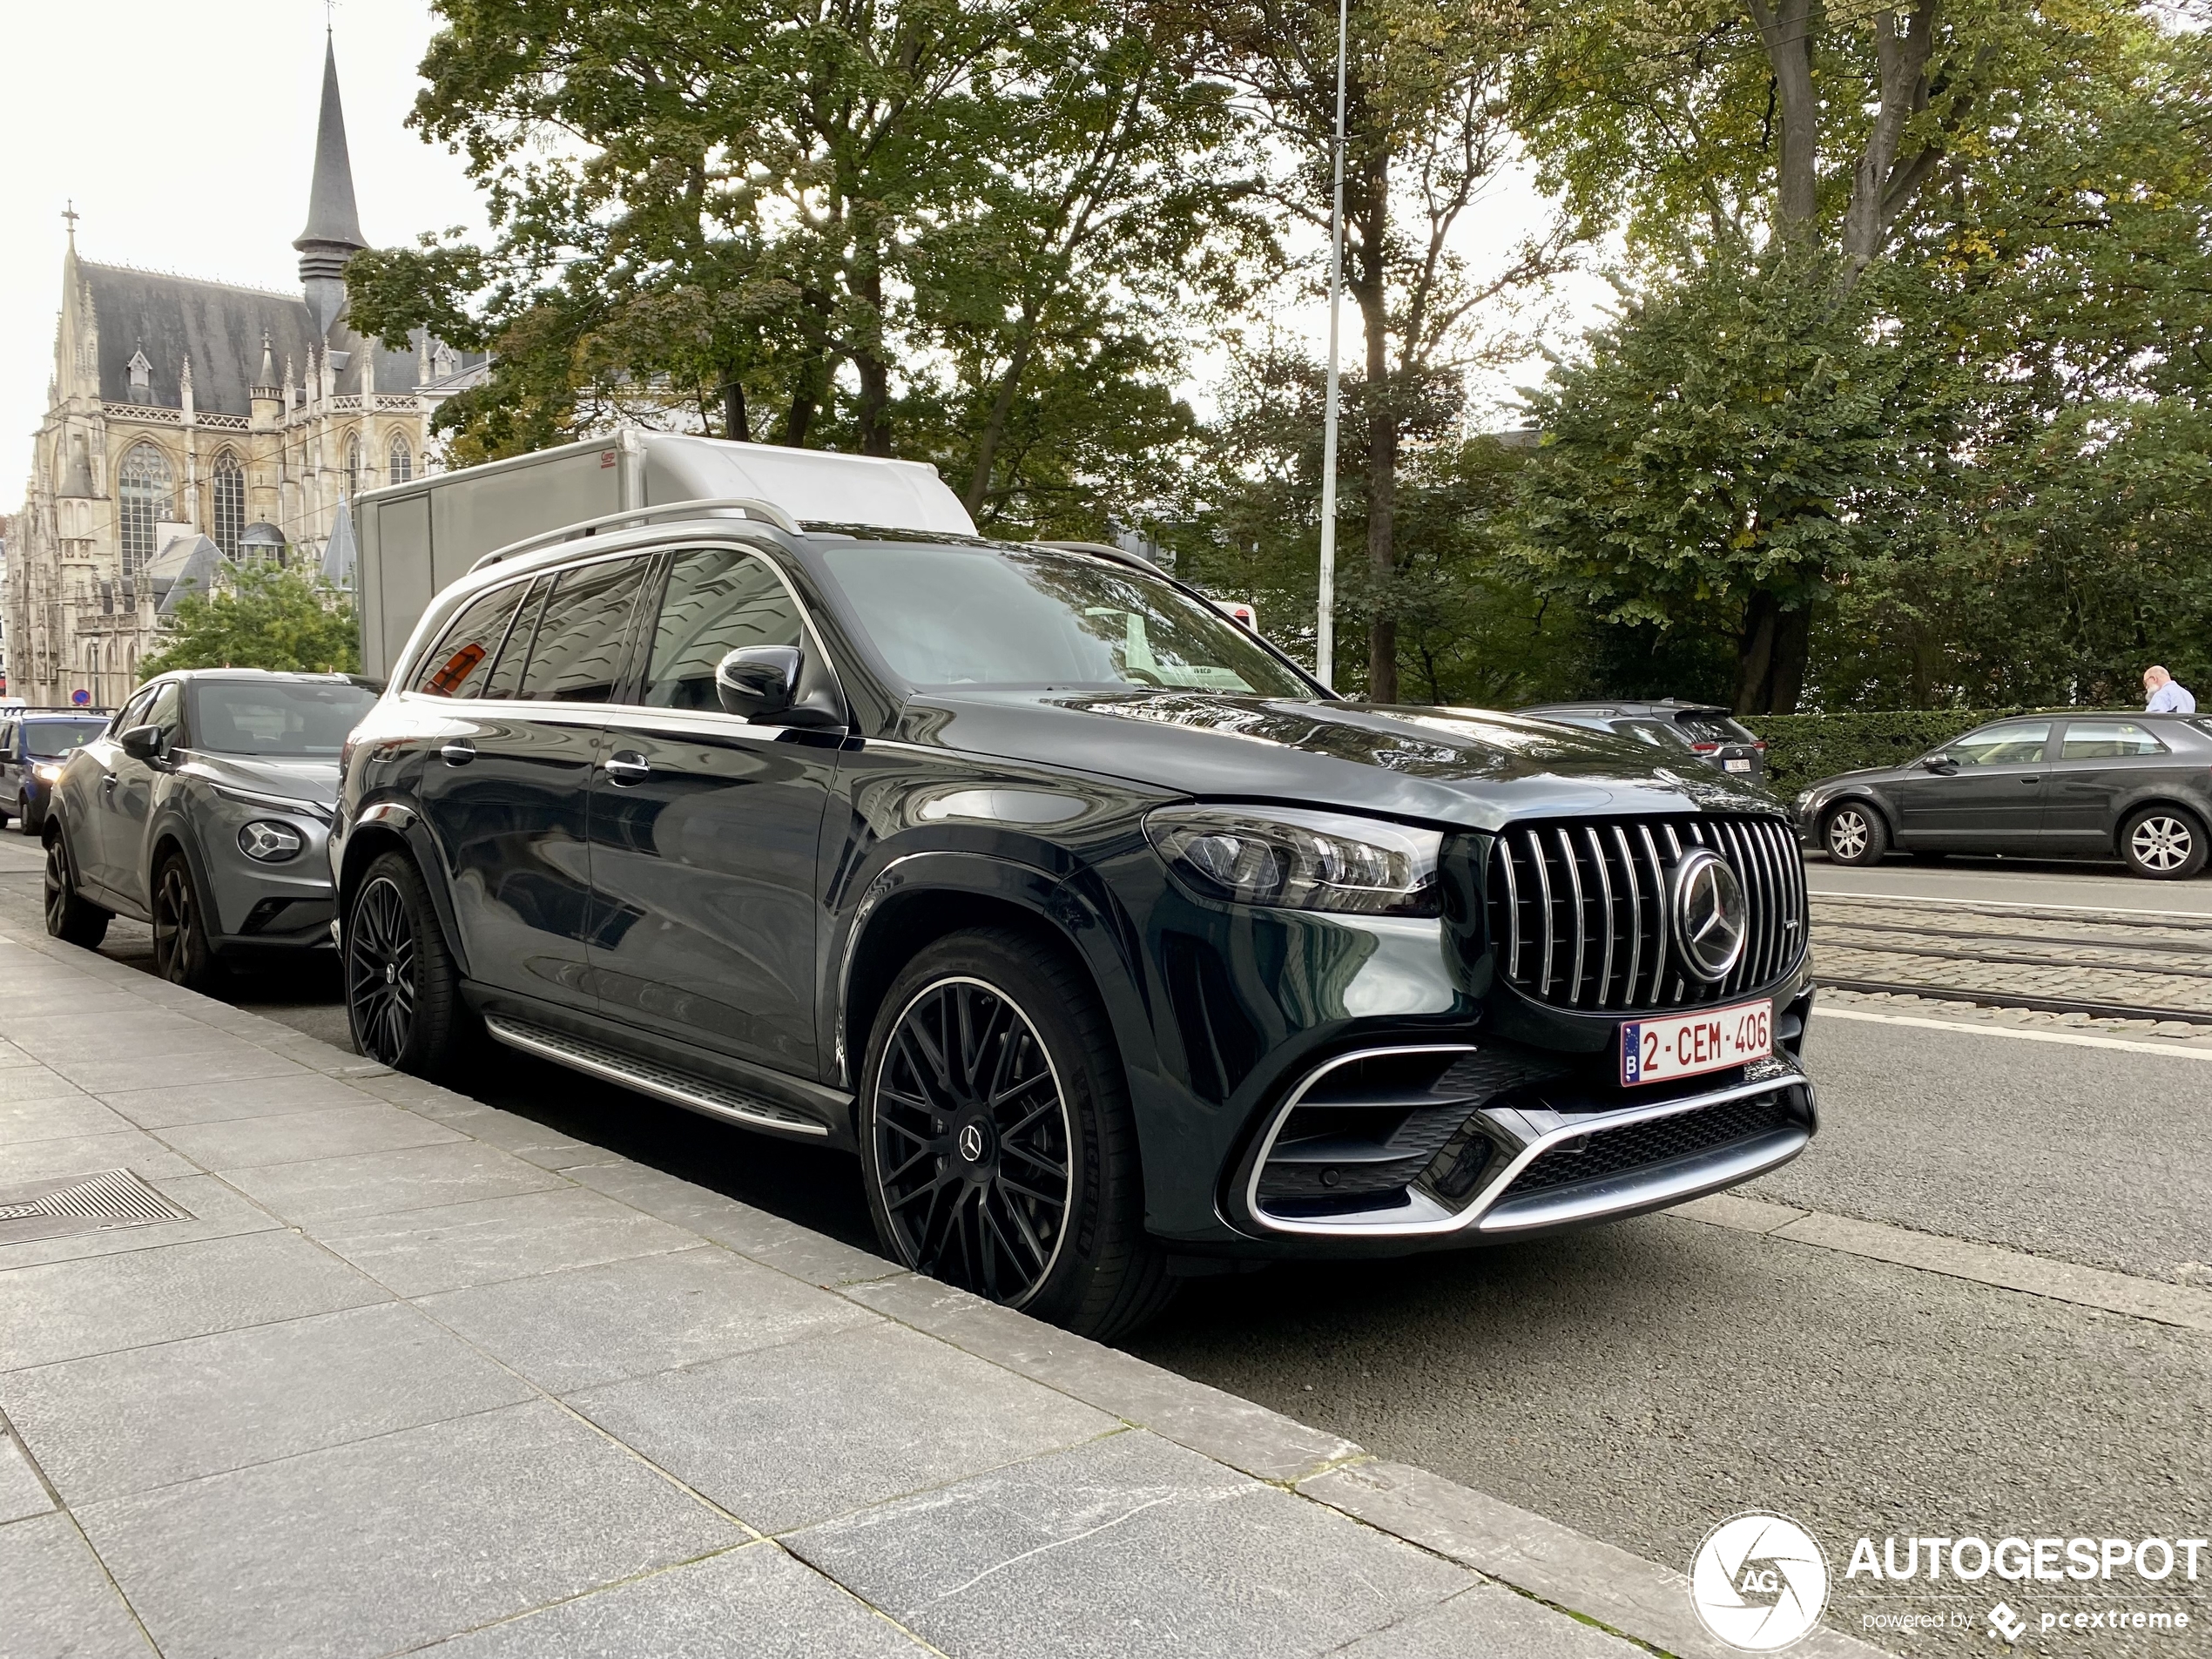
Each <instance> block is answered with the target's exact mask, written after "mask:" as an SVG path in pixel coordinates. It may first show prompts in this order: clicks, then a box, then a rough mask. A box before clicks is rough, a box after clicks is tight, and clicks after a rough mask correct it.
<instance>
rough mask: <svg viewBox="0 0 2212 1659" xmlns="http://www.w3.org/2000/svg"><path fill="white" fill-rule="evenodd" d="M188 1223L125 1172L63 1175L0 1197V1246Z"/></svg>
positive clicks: (184, 1214)
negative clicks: (36, 1239)
mask: <svg viewBox="0 0 2212 1659" xmlns="http://www.w3.org/2000/svg"><path fill="white" fill-rule="evenodd" d="M191 1219H192V1215H191V1213H190V1212H189V1211H184V1210H180V1209H179V1208H178V1207H177V1206H176V1205H175V1204H172V1203H170V1202H169V1200H168V1199H166V1198H165V1197H162V1196H161V1195H160V1194H159V1193H158V1192H157V1191H155V1190H153V1189H152V1187H150V1186H148V1185H147V1184H145V1182H144V1181H141V1180H140V1179H139V1178H138V1177H137V1176H135V1175H133V1174H132V1173H131V1171H130V1170H99V1171H98V1172H97V1173H95V1174H92V1175H65V1176H63V1177H60V1178H59V1179H57V1180H46V1181H38V1182H34V1183H33V1184H30V1185H29V1186H24V1187H14V1188H10V1190H7V1191H5V1192H0V1244H28V1243H30V1241H31V1240H32V1239H34V1238H66V1237H68V1236H69V1235H70V1234H71V1233H94V1232H105V1231H107V1230H108V1229H109V1228H111V1227H150V1226H152V1225H153V1224H155V1223H156V1222H162V1221H190V1220H191Z"/></svg>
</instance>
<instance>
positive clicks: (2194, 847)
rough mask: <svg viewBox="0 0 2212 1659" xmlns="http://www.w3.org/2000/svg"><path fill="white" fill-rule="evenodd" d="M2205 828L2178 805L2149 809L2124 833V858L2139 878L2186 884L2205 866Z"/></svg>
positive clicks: (2130, 822)
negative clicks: (2183, 882) (2186, 881)
mask: <svg viewBox="0 0 2212 1659" xmlns="http://www.w3.org/2000/svg"><path fill="white" fill-rule="evenodd" d="M2205 850H2206V849H2205V837H2204V826H2202V825H2201V824H2199V823H2198V822H2197V821H2196V819H2195V818H2193V817H2191V816H2190V815H2189V814H2188V813H2185V812H2182V810H2181V809H2180V808H2179V807H2175V806H2146V807H2145V808H2144V809H2143V810H2142V811H2141V812H2140V813H2135V814H2134V816H2133V817H2131V818H2129V819H2128V821H2127V823H2126V824H2124V825H2122V826H2121V831H2120V856H2121V858H2122V859H2124V860H2127V864H2128V869H2129V870H2130V871H2131V872H2132V873H2134V874H2136V875H2142V876H2148V877H2149V878H2150V879H2151V880H2154V881H2182V880H2187V879H2188V878H2189V877H2190V876H2193V875H2195V873H2197V872H2198V871H2200V870H2202V868H2203V867H2204V855H2205Z"/></svg>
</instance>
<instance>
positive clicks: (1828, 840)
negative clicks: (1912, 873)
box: [1820, 800, 1890, 865]
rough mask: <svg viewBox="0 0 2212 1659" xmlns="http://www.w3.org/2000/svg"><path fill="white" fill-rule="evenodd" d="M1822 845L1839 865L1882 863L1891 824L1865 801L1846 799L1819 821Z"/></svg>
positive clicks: (1887, 848) (1886, 850)
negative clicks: (1886, 822)
mask: <svg viewBox="0 0 2212 1659" xmlns="http://www.w3.org/2000/svg"><path fill="white" fill-rule="evenodd" d="M1820 845H1821V846H1822V848H1823V849H1824V851H1825V852H1826V853H1827V854H1828V856H1829V858H1830V859H1831V860H1832V861H1833V862H1835V863H1838V864H1854V865H1856V864H1879V863H1880V862H1881V861H1882V855H1883V854H1884V853H1887V852H1888V851H1889V850H1890V826H1888V825H1887V824H1885V823H1884V822H1883V821H1882V815H1881V814H1880V813H1878V812H1876V811H1875V810H1874V809H1873V808H1872V807H1871V806H1868V805H1867V804H1866V803H1865V801H1863V800H1847V801H1845V802H1844V803H1843V804H1842V805H1841V806H1837V807H1835V808H1834V809H1833V810H1831V812H1830V813H1829V814H1828V816H1827V817H1825V818H1824V819H1821V821H1820Z"/></svg>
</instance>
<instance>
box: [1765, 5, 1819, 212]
mask: <svg viewBox="0 0 2212 1659" xmlns="http://www.w3.org/2000/svg"><path fill="white" fill-rule="evenodd" d="M1749 4H1750V11H1751V21H1752V22H1753V23H1754V24H1757V25H1758V30H1759V39H1760V42H1761V44H1764V46H1765V48H1766V57H1767V66H1768V68H1770V70H1772V71H1774V99H1775V104H1776V106H1777V110H1778V111H1779V113H1780V116H1781V119H1780V120H1779V121H1778V122H1777V125H1778V126H1779V127H1780V129H1781V138H1782V145H1781V152H1780V154H1779V155H1778V156H1777V165H1776V170H1775V171H1776V174H1777V185H1778V188H1777V192H1776V200H1775V218H1776V221H1777V229H1778V230H1779V231H1780V232H1781V233H1782V235H1783V237H1784V239H1785V240H1789V241H1804V240H1806V239H1810V238H1811V236H1812V235H1813V234H1814V233H1816V231H1817V229H1818V225H1817V216H1818V213H1819V211H1820V189H1819V186H1820V179H1819V174H1818V167H1819V161H1820V102H1819V98H1818V95H1817V93H1816V92H1815V91H1814V90H1813V84H1812V37H1813V35H1814V33H1815V30H1816V28H1817V25H1816V24H1814V23H1813V20H1812V0H1779V3H1778V4H1774V5H1770V4H1769V3H1767V0H1749Z"/></svg>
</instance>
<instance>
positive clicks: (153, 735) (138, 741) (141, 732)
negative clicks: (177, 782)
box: [117, 725, 161, 765]
mask: <svg viewBox="0 0 2212 1659" xmlns="http://www.w3.org/2000/svg"><path fill="white" fill-rule="evenodd" d="M117 741H118V742H119V743H121V744H122V745H123V752H124V753H125V754H126V755H129V756H130V757H131V759H133V760H143V761H145V762H146V763H147V764H148V765H156V764H158V762H159V761H160V759H161V728H160V727H159V726H158V725H134V726H132V728H131V729H130V730H129V731H128V732H125V733H124V734H123V735H122V736H121V737H120V738H118V739H117Z"/></svg>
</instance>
